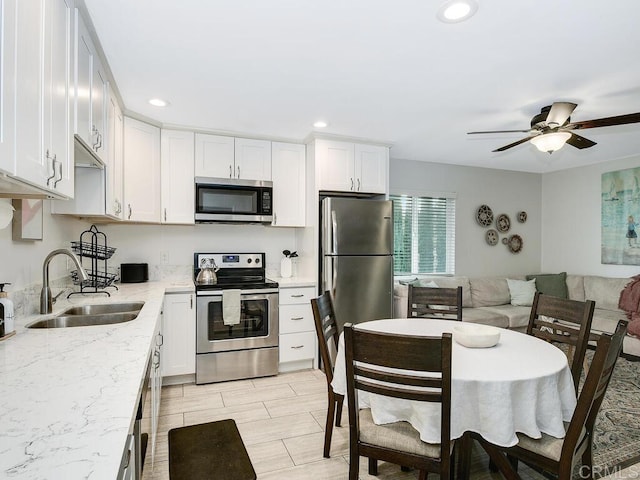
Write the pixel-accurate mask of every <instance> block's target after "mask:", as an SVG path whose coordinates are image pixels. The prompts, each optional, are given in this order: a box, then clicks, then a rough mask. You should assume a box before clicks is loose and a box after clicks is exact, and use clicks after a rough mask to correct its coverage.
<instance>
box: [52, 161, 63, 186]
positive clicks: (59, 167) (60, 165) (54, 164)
mask: <svg viewBox="0 0 640 480" xmlns="http://www.w3.org/2000/svg"><path fill="white" fill-rule="evenodd" d="M56 157H57V155H54V156H53V170H54V171H55V169H56V163H57V164H58V170H60V178H58V179H56V180H55V181H54V182H53V188H57V187H58V182H59V181H60V180H62V162H60V161H58V160H56Z"/></svg>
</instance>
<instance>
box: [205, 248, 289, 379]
mask: <svg viewBox="0 0 640 480" xmlns="http://www.w3.org/2000/svg"><path fill="white" fill-rule="evenodd" d="M203 268H214V269H215V268H217V271H216V275H215V277H217V279H216V280H215V283H203V282H198V281H197V278H198V274H199V273H200V270H201V269H203ZM200 278H207V279H209V282H211V278H212V276H211V275H207V276H204V275H201V276H200ZM194 281H195V285H196V383H197V384H202V383H212V382H222V381H226V380H238V379H241V378H253V377H263V376H268V375H276V374H277V373H278V284H277V283H276V282H272V281H270V280H268V279H267V278H266V275H265V254H264V253H196V254H194ZM223 297H224V301H223Z"/></svg>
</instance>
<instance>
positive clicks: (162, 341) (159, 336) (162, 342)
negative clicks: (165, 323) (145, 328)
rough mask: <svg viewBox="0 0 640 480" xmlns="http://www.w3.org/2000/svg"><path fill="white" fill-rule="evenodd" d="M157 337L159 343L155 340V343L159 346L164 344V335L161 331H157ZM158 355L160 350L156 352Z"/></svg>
mask: <svg viewBox="0 0 640 480" xmlns="http://www.w3.org/2000/svg"><path fill="white" fill-rule="evenodd" d="M158 338H159V339H160V343H158V341H157V340H156V345H158V346H159V347H161V346H162V345H164V336H163V335H162V334H161V333H159V334H158ZM158 355H160V352H158Z"/></svg>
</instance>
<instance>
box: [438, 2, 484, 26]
mask: <svg viewBox="0 0 640 480" xmlns="http://www.w3.org/2000/svg"><path fill="white" fill-rule="evenodd" d="M477 11H478V4H477V3H476V2H475V0H448V1H446V2H445V3H443V4H442V6H441V7H440V8H439V9H438V13H437V14H436V17H437V18H438V20H440V21H441V22H444V23H457V22H464V21H465V20H467V19H468V18H470V17H472V16H473V15H474V14H475V13H476V12H477Z"/></svg>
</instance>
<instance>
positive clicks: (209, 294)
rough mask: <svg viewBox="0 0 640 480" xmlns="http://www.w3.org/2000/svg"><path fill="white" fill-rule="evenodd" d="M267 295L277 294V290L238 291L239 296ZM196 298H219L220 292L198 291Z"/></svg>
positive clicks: (255, 289)
mask: <svg viewBox="0 0 640 480" xmlns="http://www.w3.org/2000/svg"><path fill="white" fill-rule="evenodd" d="M267 293H278V289H277V288H254V289H247V290H240V295H260V294H267ZM196 295H197V296H198V297H221V296H222V290H198V291H196Z"/></svg>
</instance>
